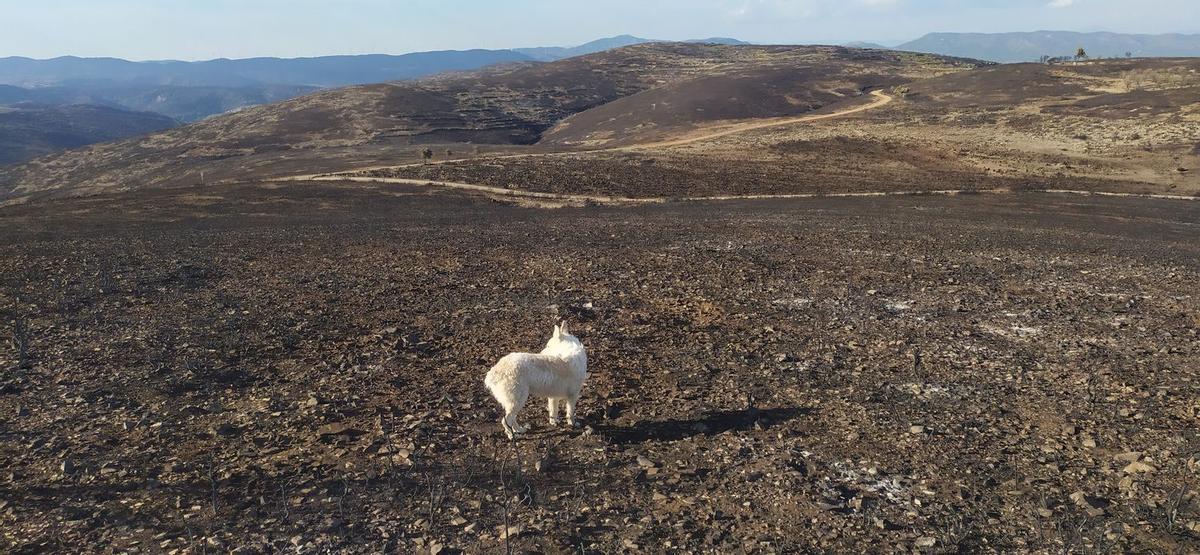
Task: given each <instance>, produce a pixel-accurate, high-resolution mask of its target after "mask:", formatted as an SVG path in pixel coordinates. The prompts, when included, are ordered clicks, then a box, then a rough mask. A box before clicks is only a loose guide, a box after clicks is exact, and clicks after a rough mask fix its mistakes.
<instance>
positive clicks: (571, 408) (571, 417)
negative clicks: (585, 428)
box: [567, 393, 579, 428]
mask: <svg viewBox="0 0 1200 555" xmlns="http://www.w3.org/2000/svg"><path fill="white" fill-rule="evenodd" d="M578 402H579V393H575V394H573V395H571V396H569V397H567V424H570V425H571V427H574V428H578V427H579V421H578V420H575V403H578Z"/></svg>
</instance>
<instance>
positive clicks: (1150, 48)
mask: <svg viewBox="0 0 1200 555" xmlns="http://www.w3.org/2000/svg"><path fill="white" fill-rule="evenodd" d="M1079 48H1083V49H1084V50H1085V51H1087V53H1088V55H1089V56H1091V57H1093V58H1095V57H1103V58H1122V57H1125V56H1126V54H1128V55H1131V56H1134V57H1139V58H1153V57H1193V56H1200V35H1178V34H1168V35H1131V34H1124V33H1076V32H1071V31H1035V32H1031V33H930V34H928V35H925V36H923V37H921V38H919V39H917V40H914V41H911V42H906V43H904V44H901V45H899V46H896V47H895V49H896V50H909V51H913V52H928V53H932V54H943V55H947V56H959V57H964V58H975V59H978V60H989V61H993V62H1032V61H1037V60H1039V59H1040V58H1041V57H1042V56H1050V57H1056V56H1074V55H1075V51H1076V50H1077V49H1079Z"/></svg>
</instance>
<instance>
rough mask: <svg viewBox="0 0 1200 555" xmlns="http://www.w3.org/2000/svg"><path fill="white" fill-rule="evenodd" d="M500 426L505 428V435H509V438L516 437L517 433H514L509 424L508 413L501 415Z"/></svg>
mask: <svg viewBox="0 0 1200 555" xmlns="http://www.w3.org/2000/svg"><path fill="white" fill-rule="evenodd" d="M500 427H501V428H503V429H504V435H506V436H508V439H514V435H515V434H513V431H512V428H510V427H509V426H508V415H507V414H506V415H504V416H501V417H500Z"/></svg>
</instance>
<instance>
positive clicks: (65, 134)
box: [0, 104, 178, 164]
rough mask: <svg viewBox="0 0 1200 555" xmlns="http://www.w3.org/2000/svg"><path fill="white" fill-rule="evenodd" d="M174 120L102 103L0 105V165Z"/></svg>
mask: <svg viewBox="0 0 1200 555" xmlns="http://www.w3.org/2000/svg"><path fill="white" fill-rule="evenodd" d="M176 125H178V122H176V121H175V120H172V119H171V118H168V117H165V116H161V115H158V114H151V113H147V112H131V111H127V110H119V109H115V108H109V107H105V106H89V105H74V106H45V105H36V104H23V105H16V106H7V107H0V164H12V163H15V162H23V161H25V160H29V159H32V158H36V157H38V156H44V155H46V154H49V153H52V152H56V151H59V150H63V149H68V148H77V147H81V146H84V145H89V144H92V143H98V142H103V141H112V140H115V139H123V138H126V137H131V136H136V135H144V134H147V133H152V132H154V131H161V130H163V129H167V128H171V127H174V126H176Z"/></svg>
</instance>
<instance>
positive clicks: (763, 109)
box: [542, 47, 977, 147]
mask: <svg viewBox="0 0 1200 555" xmlns="http://www.w3.org/2000/svg"><path fill="white" fill-rule="evenodd" d="M976 65H977V62H974V61H970V60H953V59H947V58H942V57H935V56H911V55H900V54H895V53H890V52H883V51H869V50H859V49H846V48H839V47H808V48H807V49H806V50H805V51H804V53H803V54H801V55H794V56H789V57H787V58H786V59H783V60H779V61H777V62H760V63H756V64H750V65H748V66H746V67H744V68H732V69H730V70H729V71H724V72H719V73H715V74H713V75H706V76H701V77H697V78H694V79H688V80H683V81H679V82H676V83H671V84H667V85H663V86H661V87H654V88H652V89H650V90H647V91H643V92H640V93H637V94H634V95H630V96H627V97H624V98H621V99H619V100H616V101H613V102H609V103H607V104H604V105H603V106H599V107H597V108H593V109H591V110H588V111H585V112H582V113H579V114H575V115H572V116H571V117H569V118H567V119H565V120H563V121H562V122H560V123H559V124H558V125H556V126H555V127H554V128H553V129H551V130H549V131H547V133H546V134H545V135H544V136H543V139H542V144H553V145H560V146H585V147H600V146H610V145H612V144H619V143H629V142H646V141H652V140H656V139H662V138H665V137H669V136H675V135H680V134H686V133H687V132H688V131H690V130H692V129H695V128H697V127H703V126H708V125H711V124H713V123H716V122H722V121H734V120H747V119H760V118H776V117H787V116H796V115H799V114H804V113H808V112H813V111H816V110H819V109H821V108H822V107H825V106H831V105H835V104H839V103H841V102H845V101H848V100H852V99H855V98H856V97H859V96H861V95H862V94H863V92H864V91H867V90H870V89H879V88H885V87H891V86H894V85H898V84H902V83H909V82H912V81H916V80H919V79H925V78H929V77H934V76H938V75H942V74H945V73H947V72H958V71H961V70H963V69H968V68H973V67H976Z"/></svg>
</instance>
